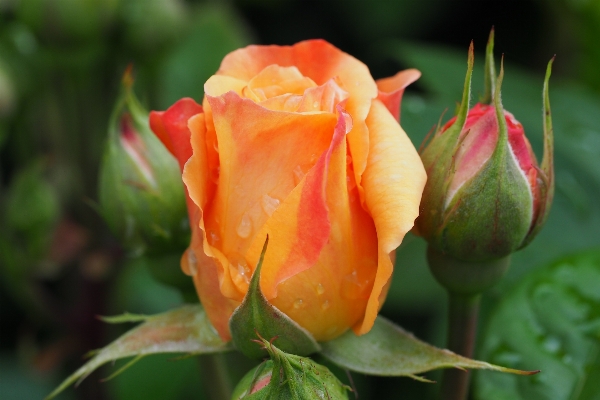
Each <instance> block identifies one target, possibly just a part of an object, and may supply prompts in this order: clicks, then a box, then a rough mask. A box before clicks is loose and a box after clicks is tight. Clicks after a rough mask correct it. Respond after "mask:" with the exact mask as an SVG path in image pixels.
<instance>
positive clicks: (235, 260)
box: [227, 252, 252, 283]
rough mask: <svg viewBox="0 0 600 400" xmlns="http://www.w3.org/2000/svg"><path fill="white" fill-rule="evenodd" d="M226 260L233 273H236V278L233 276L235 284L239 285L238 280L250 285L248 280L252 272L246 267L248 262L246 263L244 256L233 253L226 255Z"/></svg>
mask: <svg viewBox="0 0 600 400" xmlns="http://www.w3.org/2000/svg"><path fill="white" fill-rule="evenodd" d="M227 259H228V260H229V263H230V264H231V267H232V269H233V271H236V272H237V277H236V276H235V274H233V277H234V280H235V281H236V283H239V280H240V278H241V279H242V280H243V281H244V282H245V283H250V278H251V277H252V270H251V269H250V266H249V265H248V262H247V261H246V259H245V258H244V256H242V255H241V254H239V253H236V252H233V253H230V254H229V255H227Z"/></svg>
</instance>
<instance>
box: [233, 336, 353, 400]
mask: <svg viewBox="0 0 600 400" xmlns="http://www.w3.org/2000/svg"><path fill="white" fill-rule="evenodd" d="M257 342H259V343H260V345H261V346H263V347H264V349H265V350H266V351H267V352H268V354H269V357H270V360H267V361H265V362H264V363H262V364H260V365H259V366H257V367H256V368H254V369H252V370H251V371H250V372H248V373H247V374H246V375H245V376H244V377H243V378H242V380H241V381H240V382H239V383H238V385H237V386H236V388H235V390H234V392H233V396H232V397H231V398H232V400H241V399H244V400H284V399H285V400H287V399H295V400H313V399H314V400H322V399H328V400H346V399H348V390H350V388H349V387H348V386H346V385H343V384H342V383H341V382H340V381H339V380H338V379H337V378H336V376H335V375H334V374H332V373H331V371H330V370H329V369H328V368H327V367H325V366H323V365H320V364H317V363H316V362H314V361H313V360H311V359H310V358H306V357H301V356H297V355H293V354H288V353H286V352H284V351H281V350H280V349H278V348H277V347H276V346H275V345H274V344H273V342H269V341H267V340H266V339H264V338H260V340H257ZM267 382H268V383H267ZM257 385H258V386H257ZM253 389H254V390H255V391H254V393H251V392H252V391H253Z"/></svg>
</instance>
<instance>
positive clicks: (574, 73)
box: [0, 0, 600, 400]
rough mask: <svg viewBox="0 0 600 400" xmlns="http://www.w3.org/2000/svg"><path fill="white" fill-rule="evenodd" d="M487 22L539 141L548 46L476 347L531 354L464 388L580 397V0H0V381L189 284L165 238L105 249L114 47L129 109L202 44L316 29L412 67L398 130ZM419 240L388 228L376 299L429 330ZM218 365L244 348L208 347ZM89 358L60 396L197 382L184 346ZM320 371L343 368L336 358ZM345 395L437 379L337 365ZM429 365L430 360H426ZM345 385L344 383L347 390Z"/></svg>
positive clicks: (599, 49) (194, 363) (434, 320)
mask: <svg viewBox="0 0 600 400" xmlns="http://www.w3.org/2000/svg"><path fill="white" fill-rule="evenodd" d="M492 26H495V29H496V47H495V49H496V55H497V59H499V57H500V54H504V57H505V71H506V74H505V79H504V85H503V88H502V89H503V102H504V106H505V108H506V109H507V110H509V111H511V112H512V113H513V114H514V115H515V116H516V118H517V119H518V120H520V121H521V122H522V124H523V125H524V126H525V130H526V133H527V135H528V137H529V138H530V141H531V142H532V145H533V147H534V150H535V151H536V152H537V154H538V158H540V159H541V143H542V142H541V139H542V98H541V90H542V83H543V78H544V72H545V67H546V64H547V62H548V60H549V59H550V58H551V57H552V56H553V55H554V54H556V55H557V58H556V62H555V68H554V71H553V75H552V79H551V83H550V97H551V103H552V110H553V116H554V128H555V140H556V197H555V202H554V207H553V210H552V212H551V214H550V218H549V220H548V223H547V226H546V227H545V229H544V230H543V231H542V233H541V234H540V235H539V237H538V238H537V239H536V240H535V241H534V242H533V243H532V244H531V245H530V246H529V247H528V248H526V249H524V250H522V251H520V252H519V253H517V254H515V255H514V257H513V265H512V268H511V270H510V272H509V273H508V275H507V277H506V278H505V279H504V281H503V282H502V283H501V284H500V285H499V286H498V287H496V288H494V289H493V290H491V291H490V292H489V293H487V294H486V296H485V298H484V304H483V316H482V318H481V326H480V328H481V335H482V336H481V337H480V341H479V344H478V352H477V357H478V358H482V359H485V360H488V361H493V362H497V363H501V364H503V365H507V366H514V367H518V368H528V369H542V370H543V372H542V374H540V375H537V376H535V377H533V378H523V377H519V378H515V377H512V376H504V375H502V376H500V374H498V373H485V372H484V373H477V374H476V377H475V390H474V391H473V394H472V397H473V398H474V399H485V400H487V399H527V400H530V399H533V400H535V399H548V400H550V399H552V400H562V399H565V400H566V399H570V400H575V399H579V400H581V399H588V400H598V399H600V383H598V382H600V256H599V250H598V249H599V247H598V246H600V202H599V201H598V198H600V157H599V155H600V72H599V71H600V46H599V45H598V40H599V39H600V2H599V1H597V0H519V1H516V0H515V1H500V0H486V1H484V0H479V1H468V0H403V1H393V0H388V1H377V0H371V1H364V0H363V1H358V0H344V1H333V0H330V1H308V0H279V1H275V0H273V1H271V0H237V1H233V0H232V1H224V0H221V1H218V0H215V1H200V0H197V1H192V0H0V318H1V319H0V397H1V398H2V399H6V400H12V399H39V398H42V397H44V396H45V395H47V394H48V393H49V392H50V391H51V390H52V388H53V387H54V386H56V385H57V384H58V383H59V382H60V381H61V380H62V379H64V378H65V377H66V376H67V375H68V374H69V373H70V372H72V371H73V370H74V369H76V368H77V367H79V366H80V365H81V363H82V356H83V355H84V354H85V353H87V352H88V351H89V350H91V349H96V348H100V347H102V346H103V345H106V344H107V343H109V342H110V341H111V340H112V339H114V338H115V337H117V336H118V335H119V334H121V333H123V332H124V330H125V329H127V327H126V326H125V327H123V326H112V325H107V324H104V323H102V322H100V321H99V320H98V319H97V318H96V316H98V315H113V314H119V313H122V312H124V311H129V312H134V313H157V312H161V311H165V310H168V309H170V308H173V307H176V306H177V305H180V304H182V303H183V302H185V301H188V302H189V301H195V296H194V293H193V290H192V288H191V284H190V283H189V282H187V280H186V279H182V277H183V275H182V274H181V273H180V271H179V265H178V264H179V262H178V259H179V254H180V251H182V250H183V249H174V250H173V251H172V252H171V253H170V254H165V255H163V256H161V257H156V256H150V255H148V254H140V253H139V252H137V253H132V252H129V251H126V250H125V249H123V248H122V247H121V245H120V242H119V241H118V240H117V239H116V238H115V237H114V236H113V235H112V234H111V232H110V231H109V229H108V228H107V225H106V223H105V222H104V221H103V219H102V218H101V217H100V213H99V211H98V172H99V165H100V160H101V157H102V153H103V149H104V143H105V141H106V138H107V130H108V121H109V116H110V114H111V111H112V109H113V107H114V105H115V102H116V100H117V96H118V93H119V84H120V79H121V76H122V74H123V71H124V70H125V69H126V67H127V65H129V64H130V63H131V64H133V67H134V76H135V86H134V91H135V93H136V94H137V96H138V98H139V99H140V101H141V103H142V104H143V105H144V106H145V107H146V108H147V109H148V110H152V109H155V110H163V109H166V108H167V107H168V106H169V105H171V104H172V103H173V102H175V101H176V100H177V99H179V98H181V97H184V96H189V97H192V98H194V99H195V100H196V101H198V102H200V101H201V99H202V96H203V84H204V82H205V81H206V79H207V78H208V77H209V76H210V75H211V74H213V73H214V72H215V71H216V70H217V68H218V66H219V63H220V60H221V59H222V57H223V56H224V55H225V54H227V53H228V52H230V51H232V50H234V49H236V48H239V47H242V46H245V45H247V44H250V43H259V44H292V43H295V42H297V41H300V40H303V39H308V38H324V39H326V40H328V41H330V42H331V43H333V44H334V45H336V46H337V47H339V48H341V49H342V50H344V51H346V52H348V53H350V54H352V55H354V56H355V57H357V58H358V59H360V60H362V61H363V62H364V63H365V64H367V66H368V67H369V68H370V70H371V72H372V75H373V76H374V77H375V78H382V77H386V76H390V75H393V74H394V73H396V72H397V71H398V70H400V69H404V68H409V67H415V68H418V69H420V70H421V71H422V72H423V77H422V78H421V79H420V80H419V81H418V82H417V83H416V84H414V85H413V86H411V87H410V89H409V90H408V91H407V93H406V94H405V97H404V100H403V105H402V120H401V123H402V125H403V127H404V129H405V130H406V131H407V132H408V134H409V136H410V137H411V139H412V140H413V143H414V144H415V145H416V146H417V147H418V146H419V144H420V143H421V142H422V140H423V138H424V137H425V136H426V134H427V133H428V132H429V131H430V130H431V129H432V127H433V126H434V125H435V124H436V123H437V122H438V120H439V118H440V115H442V113H443V112H444V111H445V110H448V112H447V113H446V114H445V117H444V119H445V120H446V119H449V118H450V116H451V115H452V113H453V111H454V109H455V107H456V105H457V103H458V101H459V100H460V94H461V90H462V85H463V80H464V74H465V71H466V58H467V48H468V46H469V42H470V41H471V40H474V42H475V49H476V54H477V59H476V65H475V73H474V78H473V79H474V80H473V83H474V99H475V100H476V99H477V96H478V95H479V93H481V92H482V87H483V58H482V55H483V50H484V49H485V44H486V41H487V36H488V34H489V31H490V28H491V27H492ZM424 251H425V245H424V243H423V241H422V240H421V239H420V238H417V237H415V236H412V235H408V236H407V238H406V239H405V241H404V243H403V244H402V246H401V248H400V250H399V251H398V253H397V263H396V266H397V268H396V272H395V275H394V282H393V285H392V288H391V291H390V294H389V297H388V301H387V302H386V304H385V306H384V308H383V310H382V314H383V315H385V316H387V317H389V318H391V319H392V320H394V321H396V322H397V323H399V324H401V325H402V326H403V327H405V328H406V329H408V330H410V331H412V332H414V333H415V334H416V335H417V336H418V337H420V338H422V339H424V340H427V341H429V342H431V343H434V344H436V345H438V346H443V344H444V335H445V333H444V326H445V320H444V313H445V302H444V300H445V297H444V292H443V290H442V289H441V288H440V287H439V286H438V285H437V283H436V282H435V281H434V280H433V279H432V278H431V277H430V275H429V272H428V270H427V266H426V264H425V258H424ZM222 361H223V362H225V363H228V365H229V366H228V368H230V371H231V374H232V380H234V381H235V379H237V377H239V376H240V375H241V374H243V373H244V372H245V371H246V370H247V369H249V368H250V366H251V365H252V363H250V362H248V361H245V360H243V359H242V356H240V355H237V354H233V355H230V356H227V357H225V358H224V359H223V360H222ZM119 365H122V363H117V365H116V366H108V367H105V368H102V369H101V370H100V371H98V372H96V373H94V374H93V375H92V376H90V377H89V378H88V379H87V380H85V381H84V382H83V383H82V384H81V385H79V387H78V388H77V389H75V390H73V389H71V388H70V389H68V390H67V391H66V392H65V393H63V394H62V395H61V397H60V398H61V399H130V398H144V399H166V398H169V399H209V398H210V395H209V390H207V388H209V387H210V385H211V381H210V379H207V376H210V373H209V372H210V369H211V368H212V367H213V365H211V364H210V363H209V362H207V361H206V360H203V359H202V357H199V358H191V359H184V360H177V361H175V360H173V357H172V356H170V355H169V356H153V357H147V358H145V359H143V360H141V361H140V362H138V363H137V364H136V365H134V366H133V367H131V368H130V369H129V370H127V371H126V372H124V373H123V374H121V375H119V376H117V377H116V378H114V379H112V380H109V381H107V382H103V383H100V382H99V381H100V380H101V379H102V378H104V377H107V376H109V375H110V374H111V373H112V372H113V371H115V370H116V368H118V366H119ZM335 372H336V373H339V375H340V377H341V379H342V380H344V381H345V382H348V378H347V377H346V375H345V373H344V372H343V371H340V370H335ZM352 376H353V380H354V384H355V386H356V388H357V391H358V394H359V395H360V398H361V399H392V398H393V399H396V398H403V399H433V398H435V395H436V391H437V390H438V387H439V385H434V384H424V383H420V382H415V381H412V380H410V379H408V378H365V377H362V376H360V375H357V374H353V375H352ZM426 376H427V377H428V378H430V379H434V380H436V379H439V373H429V374H426ZM351 396H352V395H351Z"/></svg>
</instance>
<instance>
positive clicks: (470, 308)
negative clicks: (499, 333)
mask: <svg viewBox="0 0 600 400" xmlns="http://www.w3.org/2000/svg"><path fill="white" fill-rule="evenodd" d="M480 299H481V295H480V294H471V295H465V294H457V293H453V292H448V301H449V316H448V343H447V347H448V349H449V350H451V351H453V352H455V353H457V354H460V355H462V356H465V357H468V358H472V357H473V349H474V348H475V340H476V337H477V317H478V315H479V303H480ZM470 375H471V374H470V372H469V371H468V370H459V369H454V368H453V369H446V370H445V371H444V377H443V379H442V400H464V399H466V398H467V396H468V393H469V378H470Z"/></svg>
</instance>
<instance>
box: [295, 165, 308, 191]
mask: <svg viewBox="0 0 600 400" xmlns="http://www.w3.org/2000/svg"><path fill="white" fill-rule="evenodd" d="M304 175H306V174H305V173H304V171H303V170H302V167H301V166H299V165H296V168H294V184H295V185H296V186H297V185H298V184H299V183H300V181H301V180H302V178H304Z"/></svg>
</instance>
